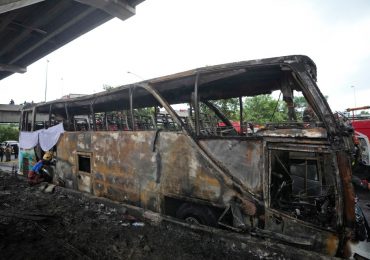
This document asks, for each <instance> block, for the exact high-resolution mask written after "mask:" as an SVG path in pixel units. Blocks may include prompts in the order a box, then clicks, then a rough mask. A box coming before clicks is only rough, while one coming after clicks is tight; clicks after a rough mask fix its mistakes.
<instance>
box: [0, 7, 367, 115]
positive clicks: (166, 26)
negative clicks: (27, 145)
mask: <svg viewBox="0 0 370 260" xmlns="http://www.w3.org/2000/svg"><path fill="white" fill-rule="evenodd" d="M369 14H370V1H369V0H352V1H348V0H326V1H321V0H307V1H305V0H259V1H252V0H240V1H238V0H229V1H224V0H146V1H144V2H143V3H141V4H140V5H138V6H137V8H136V15H135V16H133V17H131V18H129V19H128V20H126V21H121V20H119V19H113V20H111V21H109V22H107V23H105V24H104V25H102V26H100V27H98V28H96V29H95V30H93V31H91V32H89V33H87V34H85V35H83V36H82V37H80V38H78V39H77V40H75V41H73V42H71V43H69V44H67V45H66V46H64V47H62V48H61V49H59V50H57V51H55V52H53V53H52V54H50V55H48V56H47V57H45V58H42V59H41V60H39V61H37V62H36V63H34V64H33V65H31V66H29V67H28V72H27V73H25V74H14V75H12V76H10V77H8V78H6V79H4V80H2V81H0V93H1V95H0V103H3V104H6V103H9V101H10V99H14V101H15V103H16V104H19V103H23V102H24V101H34V102H40V101H44V91H45V76H46V73H45V72H46V63H47V62H46V60H49V65H48V90H47V100H48V101H50V100H53V99H57V98H60V97H61V96H62V95H66V94H69V93H75V94H91V93H95V92H99V91H102V90H103V85H104V84H106V85H110V86H118V85H123V84H127V83H131V82H135V81H141V80H142V79H148V78H152V77H158V76H164V75H168V74H171V73H176V72H180V71H183V70H188V69H193V68H197V67H202V66H206V65H215V64H221V63H227V62H235V61H242V60H250V59H258V58H268V57H275V56H282V55H291V54H304V55H308V56H309V57H311V58H312V59H313V60H314V62H315V63H316V65H317V68H318V85H319V87H320V89H321V91H322V92H323V94H324V95H327V96H329V100H328V101H329V104H330V105H331V107H332V109H333V110H344V109H345V108H348V107H354V106H355V101H356V105H357V106H364V105H370V73H369V70H370V15H369ZM128 71H130V72H132V73H133V74H129V73H127V72H128ZM134 74H136V75H134ZM351 86H354V87H351Z"/></svg>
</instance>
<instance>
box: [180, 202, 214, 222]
mask: <svg viewBox="0 0 370 260" xmlns="http://www.w3.org/2000/svg"><path fill="white" fill-rule="evenodd" d="M176 217H177V218H180V219H183V220H185V222H187V223H189V224H195V225H206V226H211V227H216V226H217V218H216V216H215V214H214V213H213V211H212V210H211V209H210V208H208V207H207V206H199V205H194V204H190V203H184V204H182V205H181V206H180V207H179V209H178V210H177V212H176Z"/></svg>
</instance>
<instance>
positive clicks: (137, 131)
mask: <svg viewBox="0 0 370 260" xmlns="http://www.w3.org/2000/svg"><path fill="white" fill-rule="evenodd" d="M274 91H275V92H276V93H277V94H278V95H276V96H279V99H280V96H281V97H282V100H283V101H284V102H285V107H284V109H283V110H284V111H286V117H285V118H286V121H284V122H282V121H275V122H270V123H268V124H264V127H258V129H257V128H256V129H254V131H249V130H247V129H245V130H244V129H242V130H240V126H242V128H243V125H244V124H243V123H244V122H245V120H244V119H243V117H244V115H245V114H247V113H248V112H249V111H244V107H243V102H244V100H245V99H246V98H247V97H254V96H257V95H265V94H270V93H272V92H274ZM279 93H280V95H279ZM295 96H300V97H304V98H305V99H306V101H307V103H308V104H309V105H310V108H312V111H310V113H311V114H315V116H310V117H309V118H310V121H309V122H303V121H302V120H300V119H299V118H302V117H298V116H297V113H298V112H297V110H296V109H295V106H294V101H293V100H294V97H295ZM230 98H234V99H237V100H238V102H239V107H240V111H239V114H240V116H239V121H240V123H239V130H236V129H235V123H234V124H233V123H232V122H231V120H230V119H229V118H228V117H227V116H225V115H224V114H223V113H222V111H221V110H220V109H219V108H218V107H217V105H216V103H215V101H217V100H224V99H230ZM178 104H182V105H183V106H186V107H187V109H188V115H187V116H184V115H179V114H177V113H176V111H175V109H174V107H173V105H178ZM276 107H277V106H276ZM275 109H276V108H275ZM163 110H165V113H163V112H162V111H163ZM271 113H272V116H271V118H273V113H275V111H271ZM81 118H83V119H84V120H81ZM77 119H78V120H77ZM221 122H222V124H221ZM60 123H62V124H63V126H64V129H65V131H66V132H64V133H63V134H62V135H61V137H60V138H59V140H58V142H56V144H55V147H54V150H55V156H56V159H57V162H56V166H55V169H54V175H55V177H56V178H58V179H60V180H62V181H63V183H65V185H66V186H67V187H68V188H73V189H77V190H80V191H83V192H87V193H92V194H94V195H96V196H103V197H107V198H110V199H112V200H116V201H121V202H124V203H127V204H131V205H133V206H137V207H140V208H143V209H145V210H150V211H154V212H157V213H159V214H163V215H170V216H174V217H178V218H180V219H184V220H185V221H187V222H190V223H199V224H203V225H210V226H217V227H223V228H228V229H230V230H234V231H238V232H251V233H253V234H257V235H258V236H262V237H269V238H272V239H276V240H279V241H281V242H285V243H289V244H295V245H297V246H299V247H303V248H307V249H311V250H315V251H319V252H322V253H324V254H327V255H332V256H333V255H337V256H346V255H345V252H346V251H345V248H346V244H347V242H348V241H349V239H350V238H353V237H354V236H353V234H354V233H353V230H354V223H355V221H356V217H355V200H354V196H353V190H352V185H351V165H350V160H349V158H350V154H349V153H348V151H349V147H348V144H349V143H350V142H349V141H348V139H349V138H350V135H347V134H345V131H344V130H343V129H342V126H341V125H340V124H338V122H337V120H336V118H335V117H334V115H333V113H332V112H331V110H330V107H329V105H328V103H327V102H326V100H325V98H324V96H323V95H322V93H321V92H320V90H319V88H318V87H317V85H316V66H315V64H314V62H313V61H312V60H311V59H310V58H308V57H306V56H284V57H277V58H270V59H261V60H252V61H245V62H237V63H230V64H223V65H218V66H208V67H204V68H200V69H196V70H190V71H186V72H182V73H178V74H174V75H170V76H166V77H162V78H156V79H152V80H147V81H143V82H139V83H136V84H130V85H126V86H121V87H117V88H114V89H111V90H109V91H105V92H101V93H97V94H94V95H89V96H84V97H79V98H75V99H70V100H56V101H51V102H47V103H40V104H35V105H34V106H33V107H28V108H25V109H24V110H23V111H22V120H21V129H22V131H31V132H32V131H34V130H36V129H37V128H39V127H40V126H43V127H44V128H48V129H51V127H55V126H56V125H57V124H60ZM82 126H83V127H82ZM248 127H249V128H250V129H251V128H253V126H252V125H248ZM225 128H228V129H227V131H225ZM112 130H114V131H112ZM21 135H22V133H21ZM24 136H26V135H24ZM24 138H25V137H24ZM35 140H36V139H35ZM42 141H44V140H43V138H40V140H39V142H40V143H41V142H42ZM32 151H33V150H32V149H22V160H21V167H25V168H26V164H24V165H23V166H22V162H26V161H27V160H28V162H30V161H31V159H32V155H31V154H32ZM358 233H359V232H358ZM355 239H356V238H355Z"/></svg>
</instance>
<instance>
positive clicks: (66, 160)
mask: <svg viewBox="0 0 370 260" xmlns="http://www.w3.org/2000/svg"><path fill="white" fill-rule="evenodd" d="M76 152H77V134H76V133H69V132H64V133H63V135H61V137H60V139H59V142H58V144H57V158H56V159H57V163H56V174H57V175H58V177H59V178H61V179H62V180H63V181H64V182H65V186H66V187H67V188H71V189H77V162H76V159H77V157H76Z"/></svg>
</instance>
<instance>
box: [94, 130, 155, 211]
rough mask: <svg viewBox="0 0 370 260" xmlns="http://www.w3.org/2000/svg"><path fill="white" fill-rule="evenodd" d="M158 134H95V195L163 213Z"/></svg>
mask: <svg viewBox="0 0 370 260" xmlns="http://www.w3.org/2000/svg"><path fill="white" fill-rule="evenodd" d="M154 137H155V132H151V131H150V132H149V131H147V132H144V131H142V132H95V133H93V137H92V147H93V154H94V160H93V165H92V169H93V176H94V193H95V195H97V196H104V197H107V198H110V199H112V200H116V201H124V202H127V203H129V204H132V205H135V206H140V207H143V208H147V209H150V210H154V211H158V210H159V201H158V199H159V196H158V189H159V183H158V182H156V180H157V165H156V161H155V158H156V157H155V153H154V152H153V150H152V146H153V145H152V144H153V141H154Z"/></svg>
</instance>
